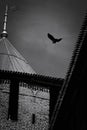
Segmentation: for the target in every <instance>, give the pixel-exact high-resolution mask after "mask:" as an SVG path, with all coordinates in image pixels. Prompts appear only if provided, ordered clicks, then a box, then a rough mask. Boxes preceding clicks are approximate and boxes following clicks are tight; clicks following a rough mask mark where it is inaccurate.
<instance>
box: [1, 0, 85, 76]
mask: <svg viewBox="0 0 87 130" xmlns="http://www.w3.org/2000/svg"><path fill="white" fill-rule="evenodd" d="M7 2H8V3H9V6H10V9H11V10H9V16H8V24H7V30H8V34H9V36H8V39H9V41H10V42H11V43H12V44H13V45H14V46H15V48H16V49H17V50H18V51H19V52H20V53H21V54H22V56H23V57H24V58H25V59H26V60H27V61H28V62H29V64H30V66H32V68H33V69H34V70H35V71H36V73H37V74H42V75H48V76H53V77H59V78H62V77H64V76H65V74H66V72H67V68H68V66H69V63H70V59H71V56H72V51H73V49H74V46H75V44H76V41H77V38H78V34H79V32H80V28H81V25H82V22H83V18H84V16H85V11H86V9H87V0H8V1H7ZM5 4H6V1H5V0H0V32H1V31H2V27H3V26H2V23H3V14H4V10H5ZM48 32H49V33H51V34H53V35H54V36H55V37H57V38H60V37H62V38H63V40H62V41H61V42H60V43H57V44H55V45H54V44H52V42H51V41H50V40H49V39H48V37H47V33H48Z"/></svg>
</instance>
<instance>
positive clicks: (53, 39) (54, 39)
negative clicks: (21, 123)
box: [48, 33, 62, 44]
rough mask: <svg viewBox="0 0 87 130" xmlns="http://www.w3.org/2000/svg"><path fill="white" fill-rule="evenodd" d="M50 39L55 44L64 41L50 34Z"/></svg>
mask: <svg viewBox="0 0 87 130" xmlns="http://www.w3.org/2000/svg"><path fill="white" fill-rule="evenodd" d="M48 38H49V39H50V40H51V41H52V42H53V44H55V43H56V42H59V41H61V40H62V38H59V39H56V38H54V37H53V36H52V35H51V34H49V33H48Z"/></svg>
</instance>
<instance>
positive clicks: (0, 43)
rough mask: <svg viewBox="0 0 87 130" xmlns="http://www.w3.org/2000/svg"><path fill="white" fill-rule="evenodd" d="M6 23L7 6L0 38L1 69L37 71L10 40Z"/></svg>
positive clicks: (26, 71)
mask: <svg viewBox="0 0 87 130" xmlns="http://www.w3.org/2000/svg"><path fill="white" fill-rule="evenodd" d="M6 23H7V7H6V11H5V19H4V28H3V32H2V33H1V39H0V69H1V70H9V71H17V72H25V73H35V71H34V70H33V69H32V68H31V67H30V65H29V64H28V62H27V61H26V60H25V59H24V58H23V57H22V55H21V54H20V53H19V52H18V51H17V50H16V49H15V47H14V46H13V45H12V44H11V43H10V42H9V41H8V39H7V36H8V35H7V31H6Z"/></svg>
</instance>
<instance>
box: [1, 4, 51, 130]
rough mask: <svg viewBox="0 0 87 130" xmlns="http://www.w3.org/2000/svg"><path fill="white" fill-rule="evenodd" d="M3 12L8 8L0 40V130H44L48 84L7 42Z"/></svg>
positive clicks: (47, 117)
mask: <svg viewBox="0 0 87 130" xmlns="http://www.w3.org/2000/svg"><path fill="white" fill-rule="evenodd" d="M7 12H8V6H6V11H5V18H4V28H3V31H2V33H1V39H0V130H22V129H23V130H48V126H49V99H50V94H49V86H50V83H51V81H50V80H49V79H48V78H47V77H46V78H45V77H44V76H39V75H37V74H36V73H35V71H34V70H33V69H32V68H31V67H30V65H29V64H28V62H27V61H26V60H25V59H24V58H23V57H22V56H21V54H20V53H19V52H18V51H17V50H16V49H15V48H14V46H13V45H12V44H11V43H10V42H9V41H8V39H7V37H8V33H7V29H6V27H7ZM3 70H4V71H3ZM1 72H3V75H2V76H1ZM18 72H20V73H18ZM21 72H22V73H21ZM4 74H5V77H4V78H3V76H4ZM47 86H48V87H47Z"/></svg>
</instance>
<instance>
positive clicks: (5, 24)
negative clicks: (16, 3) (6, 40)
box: [1, 5, 8, 38]
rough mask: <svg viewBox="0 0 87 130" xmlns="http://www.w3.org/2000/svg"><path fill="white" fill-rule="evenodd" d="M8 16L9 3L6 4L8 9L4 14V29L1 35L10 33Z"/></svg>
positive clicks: (4, 35) (5, 35)
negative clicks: (8, 31) (8, 30)
mask: <svg viewBox="0 0 87 130" xmlns="http://www.w3.org/2000/svg"><path fill="white" fill-rule="evenodd" d="M7 16H8V5H6V10H5V15H4V24H3V25H4V27H3V31H2V33H1V37H2V38H3V37H7V36H8V33H7V30H6V29H7Z"/></svg>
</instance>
